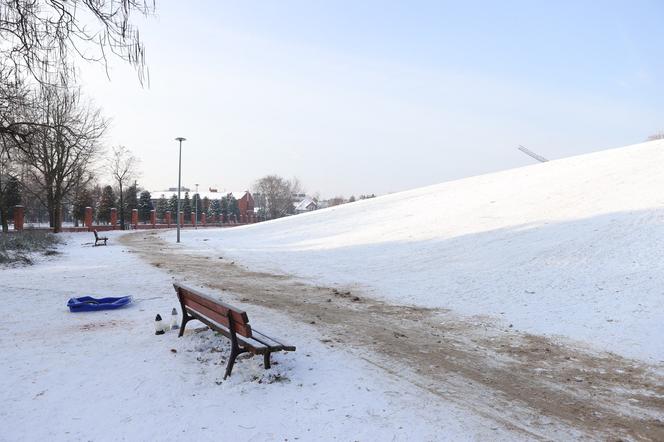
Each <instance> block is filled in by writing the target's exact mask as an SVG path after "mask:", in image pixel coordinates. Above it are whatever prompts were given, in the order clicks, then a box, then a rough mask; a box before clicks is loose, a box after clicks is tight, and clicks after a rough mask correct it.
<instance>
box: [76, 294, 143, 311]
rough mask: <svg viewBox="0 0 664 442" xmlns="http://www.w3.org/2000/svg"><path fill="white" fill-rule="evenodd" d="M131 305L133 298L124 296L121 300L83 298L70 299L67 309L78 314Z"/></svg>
mask: <svg viewBox="0 0 664 442" xmlns="http://www.w3.org/2000/svg"><path fill="white" fill-rule="evenodd" d="M129 304H131V296H122V297H120V298H93V297H91V296H83V297H82V298H70V299H69V301H67V307H69V311H71V312H72V313H76V312H96V311H97V310H112V309H115V308H120V307H124V306H125V305H129Z"/></svg>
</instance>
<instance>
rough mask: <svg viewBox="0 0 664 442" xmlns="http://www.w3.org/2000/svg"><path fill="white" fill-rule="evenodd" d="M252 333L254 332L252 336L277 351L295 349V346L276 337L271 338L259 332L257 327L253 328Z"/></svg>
mask: <svg viewBox="0 0 664 442" xmlns="http://www.w3.org/2000/svg"><path fill="white" fill-rule="evenodd" d="M251 333H252V338H254V339H256V340H257V341H260V342H262V343H263V344H265V345H267V346H269V347H270V348H272V349H273V350H275V351H277V350H286V351H295V346H293V345H288V344H284V343H282V342H279V341H277V340H276V339H274V338H271V337H269V336H267V335H266V334H264V333H261V332H259V331H258V330H256V329H251Z"/></svg>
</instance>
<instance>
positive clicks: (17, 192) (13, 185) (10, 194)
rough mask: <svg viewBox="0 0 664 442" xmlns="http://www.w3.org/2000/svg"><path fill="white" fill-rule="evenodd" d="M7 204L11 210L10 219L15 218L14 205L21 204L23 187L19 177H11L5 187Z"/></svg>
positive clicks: (9, 210)
mask: <svg viewBox="0 0 664 442" xmlns="http://www.w3.org/2000/svg"><path fill="white" fill-rule="evenodd" d="M5 204H6V206H7V209H8V212H9V219H14V206H18V205H19V204H21V188H20V182H19V181H18V178H16V177H15V176H11V177H9V180H8V181H7V187H5Z"/></svg>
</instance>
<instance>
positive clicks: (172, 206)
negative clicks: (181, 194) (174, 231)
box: [168, 194, 178, 219]
mask: <svg viewBox="0 0 664 442" xmlns="http://www.w3.org/2000/svg"><path fill="white" fill-rule="evenodd" d="M168 210H170V211H171V216H175V214H176V213H178V196H177V195H176V194H173V195H171V197H170V198H169V199H168ZM173 219H175V218H173Z"/></svg>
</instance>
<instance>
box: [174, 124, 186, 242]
mask: <svg viewBox="0 0 664 442" xmlns="http://www.w3.org/2000/svg"><path fill="white" fill-rule="evenodd" d="M175 141H179V142H180V155H179V157H178V210H177V225H178V240H177V242H180V184H181V178H182V142H183V141H186V138H183V137H177V138H176V139H175Z"/></svg>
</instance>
